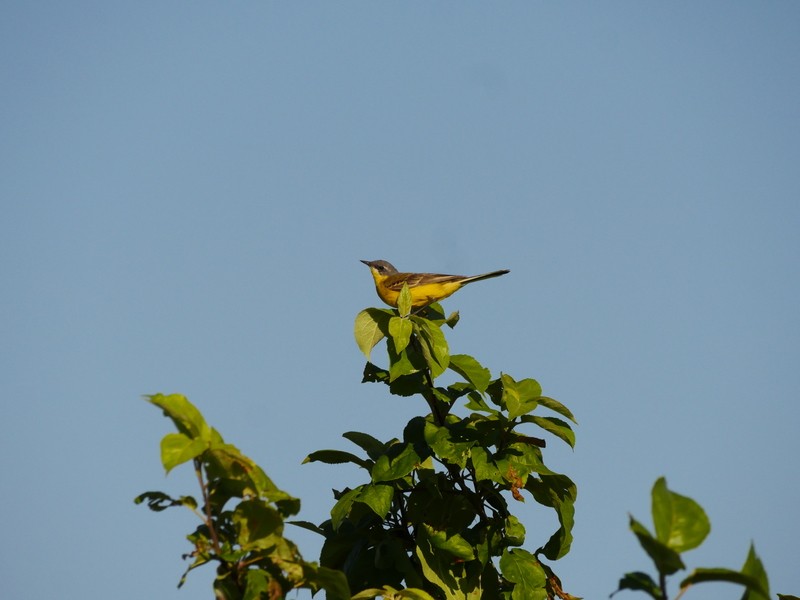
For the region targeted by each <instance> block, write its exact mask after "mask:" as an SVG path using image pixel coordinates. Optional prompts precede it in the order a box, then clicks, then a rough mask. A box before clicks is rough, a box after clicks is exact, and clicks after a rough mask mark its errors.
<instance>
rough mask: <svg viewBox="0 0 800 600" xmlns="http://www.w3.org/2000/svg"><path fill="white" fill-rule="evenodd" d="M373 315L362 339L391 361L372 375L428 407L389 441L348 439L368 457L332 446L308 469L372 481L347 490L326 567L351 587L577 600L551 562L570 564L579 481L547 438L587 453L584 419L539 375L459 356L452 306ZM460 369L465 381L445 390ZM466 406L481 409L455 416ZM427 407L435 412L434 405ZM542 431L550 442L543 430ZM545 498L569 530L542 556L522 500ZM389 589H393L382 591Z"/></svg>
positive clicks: (335, 517) (561, 530)
mask: <svg viewBox="0 0 800 600" xmlns="http://www.w3.org/2000/svg"><path fill="white" fill-rule="evenodd" d="M405 292H406V291H405V290H404V291H403V292H401V294H400V299H399V302H398V310H396V311H395V310H385V309H377V308H369V309H366V310H364V311H362V312H361V313H359V315H358V316H357V317H356V322H355V336H356V342H357V344H358V346H359V347H360V348H361V350H362V352H364V354H365V355H366V356H367V358H368V359H369V358H370V355H371V353H372V350H373V348H374V347H375V345H377V344H378V343H379V342H381V341H382V340H386V350H387V357H388V360H387V363H388V364H387V365H386V366H385V367H381V366H378V365H376V364H375V363H373V362H367V364H366V366H365V368H364V375H363V381H364V382H370V383H382V384H384V385H386V386H387V387H388V389H389V392H390V393H392V394H395V395H397V396H403V397H408V396H419V397H421V398H422V399H424V401H425V403H426V407H427V409H429V411H428V412H427V414H424V415H420V416H416V417H414V418H412V419H411V420H410V421H409V422H408V423H407V424H406V425H405V427H404V428H403V432H402V437H400V438H393V439H390V440H388V441H380V440H378V439H376V438H374V437H372V436H370V435H369V434H366V433H362V432H348V433H345V434H344V437H345V438H346V439H348V440H349V441H350V442H352V443H353V444H355V445H356V446H357V447H358V449H359V451H358V452H357V453H353V452H350V451H344V450H320V451H317V452H312V453H311V454H310V455H309V456H308V457H307V458H306V461H319V462H325V463H329V464H341V463H352V464H354V465H356V466H357V467H359V468H361V469H363V470H364V471H365V475H366V481H365V482H364V483H363V484H361V485H359V486H357V487H355V488H353V489H345V490H341V491H337V492H336V493H335V500H336V504H335V505H334V507H333V509H332V510H331V518H330V519H329V520H327V521H325V522H324V523H322V524H321V525H319V526H313V525H311V524H305V525H306V526H307V527H309V528H310V529H313V530H314V531H317V532H319V533H320V534H322V535H323V536H325V544H324V546H323V550H322V555H321V557H320V562H321V564H322V565H323V566H326V567H329V568H332V569H340V570H342V571H343V572H344V573H345V574H346V575H347V579H348V582H349V584H350V587H351V589H353V590H362V591H364V593H366V592H367V591H368V590H373V591H375V590H385V589H386V587H385V586H389V587H390V588H391V589H392V590H397V589H403V586H405V588H404V589H405V591H411V590H413V591H414V593H422V592H424V593H425V594H427V595H429V596H430V597H432V598H481V597H486V598H542V599H544V598H554V597H556V596H558V597H561V598H569V595H568V594H565V593H564V592H563V591H561V587H560V582H559V581H558V578H557V577H556V576H555V574H554V573H553V571H552V570H551V569H550V567H549V566H547V565H546V564H545V563H544V562H543V558H547V559H550V560H557V559H559V558H561V557H562V556H564V555H565V554H566V553H567V552H568V551H569V548H570V545H571V543H572V527H573V519H574V503H575V499H576V496H577V489H576V486H575V484H574V483H573V482H572V481H571V480H570V479H569V477H567V476H566V475H563V474H561V473H558V472H556V471H554V470H551V469H550V468H549V467H548V466H547V465H546V464H545V460H544V456H543V449H544V448H545V447H546V442H545V439H543V438H542V437H537V436H534V435H532V433H536V431H537V430H538V431H540V432H541V434H544V435H553V436H555V438H557V439H560V440H562V441H563V442H565V443H567V444H569V445H570V446H573V445H574V443H575V436H574V432H573V430H572V426H571V423H575V418H574V416H573V415H572V413H571V412H570V411H569V409H567V408H566V407H565V406H564V405H563V404H561V403H560V402H558V401H557V400H554V399H552V398H549V397H547V396H544V395H543V394H542V389H541V387H540V385H539V384H538V382H536V381H535V380H533V379H521V380H516V379H514V378H513V377H511V376H510V375H508V374H501V375H500V376H499V377H496V378H492V375H491V373H490V371H489V370H488V369H486V368H484V367H483V366H482V365H481V364H480V363H479V362H478V361H477V360H476V359H475V358H473V357H472V356H469V355H466V354H451V353H450V351H449V347H448V344H447V340H446V338H445V335H444V333H443V331H442V328H443V327H444V326H445V325H447V326H450V327H453V326H455V324H456V323H457V321H458V315H457V314H453V315H451V316H450V317H448V318H445V317H444V315H443V314H442V312H441V308H440V307H439V306H438V305H432V306H430V307H428V308H427V309H425V310H424V311H422V312H418V313H415V314H412V313H411V312H410V298H409V297H408V296H407V295H406V294H405ZM447 371H450V372H451V374H452V375H454V376H455V377H454V378H456V379H458V381H456V383H452V384H450V385H437V384H436V379H437V378H439V377H440V376H442V375H444V374H445V372H447ZM457 403H463V407H464V408H465V409H466V411H467V414H466V415H464V416H457V415H456V414H455V413H454V411H453V408H454V407H455V405H456V404H457ZM423 406H425V405H423ZM541 434H537V435H541ZM526 498H528V499H532V500H533V501H534V502H537V503H538V504H540V505H542V506H544V507H547V508H548V509H550V510H553V511H554V512H555V514H556V516H557V519H558V522H559V527H558V529H557V530H556V531H555V532H553V533H552V534H551V535H549V536H545V537H544V538H543V539H540V540H539V541H538V543H536V545H535V546H534V547H535V548H536V550H535V551H533V552H531V551H528V550H525V549H523V548H522V546H523V545H524V544H526V541H527V540H526V538H527V532H526V528H525V526H524V525H523V524H522V523H521V522H520V520H519V519H518V518H517V516H515V515H514V514H513V511H512V504H513V503H514V502H523V501H525V500H526ZM381 593H383V592H381Z"/></svg>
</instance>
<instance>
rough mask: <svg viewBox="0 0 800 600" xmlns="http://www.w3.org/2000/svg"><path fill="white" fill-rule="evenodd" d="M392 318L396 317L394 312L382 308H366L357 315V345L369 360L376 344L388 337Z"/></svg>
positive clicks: (355, 329) (355, 332)
mask: <svg viewBox="0 0 800 600" xmlns="http://www.w3.org/2000/svg"><path fill="white" fill-rule="evenodd" d="M392 316H394V313H393V312H392V311H390V310H383V309H380V308H366V309H364V310H362V311H361V312H360V313H358V315H356V322H355V327H354V334H355V337H356V344H358V347H359V349H360V350H361V352H363V353H364V356H366V357H367V360H369V355H370V352H371V351H372V349H373V348H374V347H375V344H377V343H378V342H380V341H381V340H382V339H383V338H385V337H386V336H387V335H388V333H389V319H390V318H391V317H392Z"/></svg>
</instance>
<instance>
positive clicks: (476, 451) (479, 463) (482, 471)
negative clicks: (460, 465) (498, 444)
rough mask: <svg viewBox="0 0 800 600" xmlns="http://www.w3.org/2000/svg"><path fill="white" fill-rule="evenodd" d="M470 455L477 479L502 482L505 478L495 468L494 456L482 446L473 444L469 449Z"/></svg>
mask: <svg viewBox="0 0 800 600" xmlns="http://www.w3.org/2000/svg"><path fill="white" fill-rule="evenodd" d="M470 457H471V458H472V466H473V468H474V469H475V478H476V480H477V481H487V480H488V481H494V482H495V483H500V484H504V483H505V478H504V477H503V474H502V473H501V472H500V469H498V468H497V464H496V463H495V462H494V458H493V457H492V455H491V454H490V453H489V451H488V450H487V449H486V448H484V447H482V446H474V447H473V448H471V449H470Z"/></svg>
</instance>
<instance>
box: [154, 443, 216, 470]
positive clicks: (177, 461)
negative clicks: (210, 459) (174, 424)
mask: <svg viewBox="0 0 800 600" xmlns="http://www.w3.org/2000/svg"><path fill="white" fill-rule="evenodd" d="M207 449H208V443H207V442H205V441H203V440H202V439H193V438H190V437H189V436H187V435H186V434H184V433H168V434H167V435H165V436H164V437H163V439H162V440H161V464H163V465H164V469H165V470H166V472H167V473H169V472H170V471H171V470H172V469H174V468H175V467H177V466H178V465H181V464H183V463H185V462H188V461H190V460H192V459H194V458H197V457H198V456H200V455H201V454H202V453H203V452H205V451H206V450H207Z"/></svg>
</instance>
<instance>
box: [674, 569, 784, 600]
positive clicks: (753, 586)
mask: <svg viewBox="0 0 800 600" xmlns="http://www.w3.org/2000/svg"><path fill="white" fill-rule="evenodd" d="M709 581H715V582H726V583H735V584H738V585H743V586H744V587H745V588H747V589H746V590H745V593H744V596H743V598H747V599H749V600H756V599H757V600H769V591H768V589H765V588H764V587H763V586H762V584H761V582H759V580H758V578H757V577H754V576H752V575H747V574H745V573H740V572H739V571H734V570H732V569H724V568H713V569H704V568H700V569H695V570H694V571H692V573H691V574H690V575H689V576H688V577H686V578H685V579H684V580H683V581H681V590H685V589H686V588H688V587H690V586H692V585H695V584H698V583H705V582H709Z"/></svg>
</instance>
